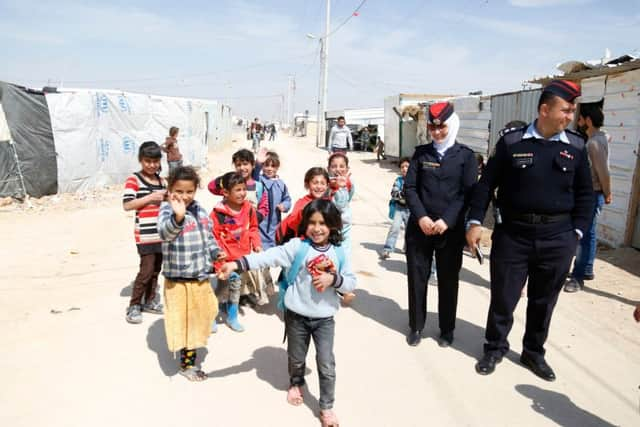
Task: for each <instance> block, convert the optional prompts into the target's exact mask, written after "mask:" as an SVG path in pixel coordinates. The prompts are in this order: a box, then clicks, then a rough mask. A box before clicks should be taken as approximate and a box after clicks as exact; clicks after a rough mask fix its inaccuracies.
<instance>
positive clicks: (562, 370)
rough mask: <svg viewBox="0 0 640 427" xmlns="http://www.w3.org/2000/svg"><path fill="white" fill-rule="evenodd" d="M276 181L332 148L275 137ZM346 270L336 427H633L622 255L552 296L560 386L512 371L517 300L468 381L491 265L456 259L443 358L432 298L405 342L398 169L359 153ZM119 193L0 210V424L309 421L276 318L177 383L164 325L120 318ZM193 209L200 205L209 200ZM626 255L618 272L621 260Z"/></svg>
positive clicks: (637, 329) (251, 323) (639, 337)
mask: <svg viewBox="0 0 640 427" xmlns="http://www.w3.org/2000/svg"><path fill="white" fill-rule="evenodd" d="M244 145H247V144H245V141H244V140H240V141H238V142H235V143H234V144H233V146H229V147H226V148H224V149H223V150H220V151H219V152H217V153H214V154H212V155H211V162H210V165H211V166H210V168H209V170H208V171H205V172H204V173H203V175H204V178H205V180H204V181H205V183H206V182H208V179H209V178H211V177H212V176H214V175H217V174H218V173H220V172H224V171H226V170H229V169H230V168H231V162H230V159H231V153H232V152H233V151H234V150H235V149H237V148H238V147H240V146H244ZM273 146H274V148H275V149H276V150H277V151H278V152H279V153H280V154H281V157H282V164H283V166H282V168H281V176H282V177H283V178H284V179H285V180H286V182H287V183H288V185H289V187H290V190H291V192H292V195H293V196H294V198H297V197H299V196H301V195H302V194H303V189H302V176H303V174H304V171H305V170H306V169H307V168H308V167H310V166H313V165H323V164H324V162H325V159H326V153H325V152H323V151H320V150H318V149H316V148H315V146H314V144H313V142H312V141H311V140H310V139H309V140H302V139H293V138H288V137H284V136H281V139H280V140H279V141H278V142H276V143H274V144H273ZM351 161H352V170H353V177H354V181H355V183H356V197H355V199H354V201H353V205H352V206H353V210H354V218H355V226H354V229H353V230H354V231H353V233H354V244H353V248H354V253H353V257H354V265H355V270H356V271H357V275H358V279H359V289H358V291H357V294H358V298H357V300H356V302H355V303H354V305H353V307H352V308H347V309H342V310H341V311H340V312H339V313H338V315H337V328H336V330H337V334H336V341H335V350H336V358H337V400H336V406H335V410H336V412H337V414H338V416H339V418H340V420H341V425H343V426H425V425H431V426H454V425H455V426H458V425H461V426H515V425H517V426H547V425H562V426H575V427H586V426H611V425H623V426H637V425H640V416H639V415H638V400H639V396H640V393H639V390H638V385H639V384H640V325H637V324H636V323H635V322H634V321H633V320H632V317H631V312H632V305H633V304H634V303H635V302H636V301H638V300H640V279H639V278H638V270H637V268H638V265H640V256H639V255H638V253H637V252H636V251H634V250H632V249H625V250H619V251H607V252H605V253H604V256H603V257H602V258H600V259H598V261H597V265H596V276H597V277H596V280H595V281H593V282H588V284H587V286H588V287H589V288H588V289H587V291H586V292H580V293H578V294H572V295H568V294H563V295H561V298H560V301H559V303H558V307H557V309H556V311H555V315H554V319H553V322H552V328H551V334H550V338H549V341H548V344H547V360H548V361H549V363H550V364H551V365H552V366H553V367H554V369H555V370H556V374H557V376H558V380H557V381H556V382H554V383H546V382H544V381H542V380H540V379H538V378H537V377H535V376H534V375H533V374H532V373H530V372H529V371H528V370H526V369H524V368H523V367H521V366H520V365H519V363H518V356H519V351H520V349H521V337H522V335H523V326H524V325H523V315H524V308H525V304H524V303H525V302H526V301H525V300H524V298H523V301H522V303H521V304H520V305H519V306H518V309H517V313H516V321H515V324H514V327H513V331H512V333H511V336H510V338H511V346H512V351H511V352H510V353H509V354H508V356H507V359H506V360H505V361H503V362H502V363H501V364H500V365H499V366H498V368H497V370H496V372H495V373H494V374H493V375H491V376H489V377H481V376H479V375H477V374H476V373H475V371H474V364H475V362H476V358H477V357H479V356H480V355H481V351H482V343H483V334H484V324H485V319H486V314H487V308H488V304H489V288H488V286H489V282H488V279H489V271H488V265H486V263H485V265H483V266H480V265H478V263H477V262H476V261H475V260H473V259H471V258H465V260H464V267H463V270H462V272H461V279H462V283H461V289H460V300H459V306H458V321H457V328H456V339H455V342H454V344H453V346H452V347H451V348H447V349H442V348H440V347H438V346H437V344H436V341H435V340H434V339H433V337H435V336H437V331H438V329H437V316H436V309H437V304H436V301H437V300H436V294H437V289H436V288H435V287H433V286H430V289H429V304H428V306H429V315H428V319H427V322H428V326H427V329H426V330H425V336H428V337H429V338H426V339H424V340H423V341H422V343H421V344H420V346H418V347H416V348H413V347H409V346H407V345H406V343H405V333H406V332H407V323H408V316H407V291H406V277H405V274H404V272H405V263H404V259H403V255H401V254H399V253H396V254H393V255H392V257H391V259H389V260H387V261H384V262H381V261H379V259H378V256H377V251H378V250H379V249H381V246H382V243H383V241H384V238H385V236H386V232H387V227H388V221H387V219H386V211H387V199H388V193H389V190H390V187H391V184H392V182H393V177H394V174H395V170H394V169H393V168H391V166H390V165H389V164H384V165H382V167H380V166H379V165H378V163H377V162H376V161H375V156H374V155H372V154H371V153H366V154H365V153H354V154H353V155H352V156H351ZM120 197H121V195H120V190H119V189H114V190H111V191H103V192H99V193H97V194H96V195H90V196H89V197H87V198H85V199H78V197H72V196H62V197H57V198H48V199H47V200H46V201H44V202H42V203H40V204H37V203H36V208H34V209H30V210H24V209H21V208H19V207H16V206H15V205H13V206H5V207H2V208H0V231H1V236H2V245H1V247H0V257H1V259H2V267H3V268H2V271H0V321H1V322H2V325H3V328H2V332H0V337H1V341H2V343H3V351H2V352H1V353H0V370H1V371H2V372H3V378H2V382H1V385H0V425H3V426H45V425H46V426H47V427H57V426H60V427H63V426H64V427H69V426H83V427H85V426H110V427H111V426H114V425H117V426H134V425H137V426H184V425H198V426H202V425H211V426H223V425H236V426H249V425H254V426H296V427H298V426H313V425H318V424H319V423H318V421H317V418H315V414H316V413H317V410H318V403H317V397H318V381H317V372H316V368H315V362H314V358H313V350H311V351H310V355H309V358H308V361H309V364H308V367H309V370H310V374H309V375H308V377H307V379H308V384H309V392H308V393H307V394H306V401H305V405H303V406H302V407H297V408H295V407H291V406H289V405H288V404H287V403H286V401H285V390H286V388H287V381H288V378H287V372H286V353H285V350H284V347H283V346H282V344H281V340H282V324H281V322H280V319H279V318H278V316H277V314H276V312H275V309H274V307H273V305H270V306H267V308H266V309H263V310H260V311H258V312H256V311H253V310H250V309H249V310H245V311H244V316H243V317H242V319H241V320H242V322H243V324H244V325H245V327H246V332H244V333H241V334H238V333H234V332H232V331H231V330H230V329H228V328H227V327H221V328H220V330H219V332H218V333H217V334H216V335H213V336H211V338H210V340H209V346H208V351H207V353H208V354H207V355H206V359H205V362H204V365H203V367H204V369H205V371H207V372H208V373H209V375H210V377H211V378H210V379H209V380H208V381H205V382H204V383H199V384H196V383H189V382H187V381H186V380H185V379H184V378H183V377H181V376H179V375H176V372H177V366H176V363H175V361H174V360H173V359H172V355H171V354H170V353H168V351H167V349H166V343H165V338H164V329H163V322H162V317H161V316H154V315H150V314H145V317H144V322H143V324H141V325H129V324H127V323H126V322H125V320H124V313H125V307H126V305H127V303H128V295H129V292H130V288H129V283H130V282H131V280H132V279H133V277H134V276H135V274H136V271H137V255H136V252H135V247H134V244H133V239H132V237H133V236H132V228H133V217H132V214H130V213H125V212H123V211H122V208H121V201H120ZM197 198H198V199H199V200H200V201H202V202H203V203H204V205H205V207H206V208H207V209H210V208H211V207H212V206H213V204H214V202H215V198H214V197H213V196H211V195H210V194H208V192H207V191H206V189H204V190H200V192H199V193H198V195H197ZM621 259H624V260H627V261H626V262H625V263H621V262H620V260H621Z"/></svg>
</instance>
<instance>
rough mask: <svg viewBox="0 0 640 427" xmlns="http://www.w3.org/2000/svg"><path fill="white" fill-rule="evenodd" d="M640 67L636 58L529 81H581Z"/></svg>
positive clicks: (542, 83)
mask: <svg viewBox="0 0 640 427" xmlns="http://www.w3.org/2000/svg"><path fill="white" fill-rule="evenodd" d="M638 68H640V59H634V60H633V61H629V62H625V63H622V64H620V65H616V66H615V67H599V68H592V69H589V70H583V71H578V72H575V73H569V74H562V75H557V76H545V77H537V78H534V79H532V80H529V83H536V84H541V85H543V86H544V85H546V84H548V83H549V82H550V81H551V80H554V79H563V80H573V81H580V80H583V79H588V78H590V77H598V76H605V75H611V74H619V73H624V72H625V71H631V70H636V69H638Z"/></svg>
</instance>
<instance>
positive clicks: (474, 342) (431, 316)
mask: <svg viewBox="0 0 640 427" xmlns="http://www.w3.org/2000/svg"><path fill="white" fill-rule="evenodd" d="M355 293H356V296H357V297H356V299H355V300H354V301H353V303H352V304H351V309H353V310H355V311H356V312H357V313H358V314H360V315H362V316H364V317H367V318H369V319H371V320H372V321H374V322H376V323H378V324H380V325H382V326H384V327H386V328H389V329H391V330H392V331H395V332H397V333H398V334H400V335H402V344H403V345H406V344H404V340H405V339H404V337H405V336H406V334H407V333H408V332H409V314H408V311H407V310H406V309H403V308H402V307H400V305H398V303H397V302H395V301H394V300H392V299H390V298H387V297H384V296H380V295H374V294H371V293H370V292H369V291H367V290H365V289H356V290H355ZM437 325H438V314H437V313H434V312H428V313H427V327H426V328H425V331H423V333H422V336H423V337H424V338H433V339H437V338H438V336H439V333H440V331H439V329H438V326H437ZM483 343H484V327H480V326H477V325H475V324H473V323H471V322H468V321H466V320H464V319H460V318H457V319H456V330H455V339H454V341H453V345H452V346H451V348H452V349H454V350H457V351H460V352H462V353H464V354H465V355H467V356H469V357H471V358H472V359H478V358H480V357H481V356H482V353H483V347H482V345H483ZM505 357H506V358H507V359H509V360H511V361H513V362H514V363H518V355H517V354H516V353H515V352H514V351H509V353H507V354H506V356H505Z"/></svg>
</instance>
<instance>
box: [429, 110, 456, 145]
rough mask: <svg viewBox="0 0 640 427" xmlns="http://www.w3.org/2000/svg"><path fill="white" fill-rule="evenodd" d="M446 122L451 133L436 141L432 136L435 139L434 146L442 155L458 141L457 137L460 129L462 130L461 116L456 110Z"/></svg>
mask: <svg viewBox="0 0 640 427" xmlns="http://www.w3.org/2000/svg"><path fill="white" fill-rule="evenodd" d="M445 124H446V125H447V127H448V128H449V133H448V134H447V136H446V138H444V139H441V140H439V141H436V140H435V139H433V138H431V140H432V141H433V146H434V147H435V149H436V151H437V152H438V154H440V156H444V153H446V152H447V150H448V149H449V148H451V147H452V146H453V144H455V143H456V137H457V136H458V131H459V130H460V117H458V115H457V114H456V113H455V112H454V113H452V114H451V116H450V117H449V118H448V119H447V120H446V121H445Z"/></svg>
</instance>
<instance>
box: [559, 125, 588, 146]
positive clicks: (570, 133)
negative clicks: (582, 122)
mask: <svg viewBox="0 0 640 427" xmlns="http://www.w3.org/2000/svg"><path fill="white" fill-rule="evenodd" d="M564 133H566V134H567V138H569V142H570V143H571V145H573V146H574V147H575V148H577V149H578V150H582V149H583V148H584V145H585V144H586V142H587V141H586V139H585V138H584V135H582V134H581V133H579V132H576V131H575V130H571V129H565V131H564Z"/></svg>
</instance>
